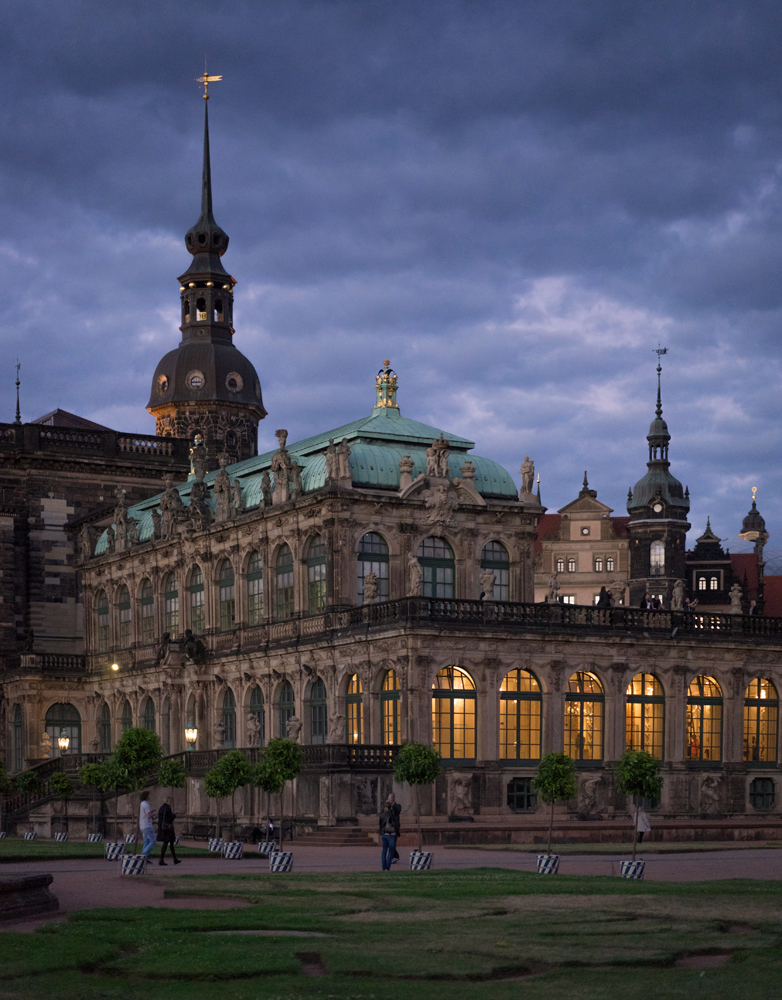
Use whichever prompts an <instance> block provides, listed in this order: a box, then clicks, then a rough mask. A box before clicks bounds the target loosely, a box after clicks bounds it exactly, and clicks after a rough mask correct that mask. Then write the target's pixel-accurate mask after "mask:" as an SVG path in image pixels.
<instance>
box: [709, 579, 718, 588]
mask: <svg viewBox="0 0 782 1000" xmlns="http://www.w3.org/2000/svg"><path fill="white" fill-rule="evenodd" d="M719 589H720V580H719V577H717V576H711V577H709V590H719Z"/></svg>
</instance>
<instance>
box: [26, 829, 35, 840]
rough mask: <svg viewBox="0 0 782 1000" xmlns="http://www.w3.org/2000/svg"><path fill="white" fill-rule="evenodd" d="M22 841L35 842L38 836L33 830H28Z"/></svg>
mask: <svg viewBox="0 0 782 1000" xmlns="http://www.w3.org/2000/svg"><path fill="white" fill-rule="evenodd" d="M23 839H24V840H37V839H38V834H37V833H35V832H34V831H33V830H28V831H27V833H26V834H25V835H24V838H23Z"/></svg>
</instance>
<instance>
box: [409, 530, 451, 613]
mask: <svg viewBox="0 0 782 1000" xmlns="http://www.w3.org/2000/svg"><path fill="white" fill-rule="evenodd" d="M418 562H419V563H420V564H421V571H422V572H421V583H422V590H421V593H422V594H423V596H424V597H439V598H444V599H447V598H452V597H453V596H454V578H455V573H456V566H455V563H454V558H453V549H452V548H451V546H450V545H449V544H448V542H446V540H445V539H444V538H435V537H431V538H425V539H424V540H423V541H422V542H421V544H420V545H419V546H418Z"/></svg>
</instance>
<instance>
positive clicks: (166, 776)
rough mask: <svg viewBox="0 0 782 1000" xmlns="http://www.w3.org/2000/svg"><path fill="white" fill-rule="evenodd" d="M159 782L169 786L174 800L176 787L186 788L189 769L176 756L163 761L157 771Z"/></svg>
mask: <svg viewBox="0 0 782 1000" xmlns="http://www.w3.org/2000/svg"><path fill="white" fill-rule="evenodd" d="M157 783H158V784H159V785H163V786H165V787H166V788H168V790H169V793H170V794H171V799H172V801H173V798H174V789H175V788H184V787H185V785H186V784H187V771H186V770H185V765H184V764H183V763H182V761H181V760H177V759H176V758H175V757H173V758H171V757H169V758H167V759H166V760H164V761H162V762H161V764H160V767H159V768H158V772H157ZM185 805H187V803H185Z"/></svg>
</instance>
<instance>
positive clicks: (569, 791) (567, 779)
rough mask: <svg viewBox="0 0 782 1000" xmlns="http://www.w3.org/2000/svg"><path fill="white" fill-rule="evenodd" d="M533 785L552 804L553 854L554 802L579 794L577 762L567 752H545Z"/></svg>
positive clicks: (550, 819) (550, 835)
mask: <svg viewBox="0 0 782 1000" xmlns="http://www.w3.org/2000/svg"><path fill="white" fill-rule="evenodd" d="M532 787H533V788H534V789H535V791H536V792H537V794H538V795H539V796H540V797H541V799H543V801H544V802H548V803H549V804H550V805H551V815H550V818H549V824H548V852H549V854H551V837H552V834H553V832H554V804H555V803H556V802H561V801H564V800H566V799H574V798H575V797H576V795H577V794H578V781H577V780H576V762H575V761H574V760H573V758H572V757H568V755H567V754H566V753H556V752H551V753H547V754H544V755H543V757H541V759H540V763H539V764H538V770H537V772H536V774H535V777H534V778H533V779H532Z"/></svg>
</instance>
